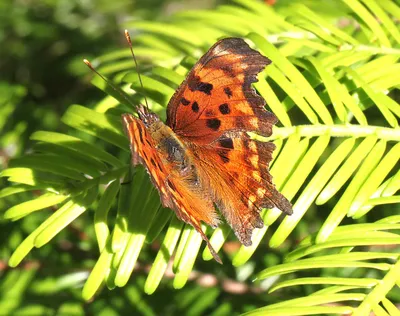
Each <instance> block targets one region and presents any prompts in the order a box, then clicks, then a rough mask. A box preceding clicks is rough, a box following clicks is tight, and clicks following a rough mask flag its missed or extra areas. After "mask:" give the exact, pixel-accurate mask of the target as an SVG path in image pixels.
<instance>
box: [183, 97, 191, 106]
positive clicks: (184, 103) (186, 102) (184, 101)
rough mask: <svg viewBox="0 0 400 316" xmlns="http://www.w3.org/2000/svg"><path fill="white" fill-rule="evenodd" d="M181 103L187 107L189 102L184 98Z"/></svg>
mask: <svg viewBox="0 0 400 316" xmlns="http://www.w3.org/2000/svg"><path fill="white" fill-rule="evenodd" d="M181 103H182V104H183V105H185V106H186V105H189V103H190V101H189V100H187V99H185V98H182V99H181Z"/></svg>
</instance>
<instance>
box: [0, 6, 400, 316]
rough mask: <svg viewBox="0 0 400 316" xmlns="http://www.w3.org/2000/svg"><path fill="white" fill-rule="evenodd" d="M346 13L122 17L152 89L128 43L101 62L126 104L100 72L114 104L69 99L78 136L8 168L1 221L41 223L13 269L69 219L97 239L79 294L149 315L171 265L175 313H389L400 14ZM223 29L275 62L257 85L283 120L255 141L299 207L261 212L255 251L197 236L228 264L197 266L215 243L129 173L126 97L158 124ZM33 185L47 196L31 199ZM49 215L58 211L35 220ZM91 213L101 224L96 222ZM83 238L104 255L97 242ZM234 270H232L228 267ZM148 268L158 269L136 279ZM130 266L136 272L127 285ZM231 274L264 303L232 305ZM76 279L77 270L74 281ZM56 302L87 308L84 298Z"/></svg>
mask: <svg viewBox="0 0 400 316" xmlns="http://www.w3.org/2000/svg"><path fill="white" fill-rule="evenodd" d="M321 3H323V2H321ZM337 4H338V5H337V6H335V7H334V10H330V11H328V12H326V11H325V9H324V8H323V5H316V4H315V2H314V6H313V9H312V10H311V9H309V8H308V7H307V6H306V5H304V4H302V3H301V1H299V2H297V1H291V2H290V4H289V5H287V6H282V7H277V9H276V10H274V9H272V8H270V7H268V6H267V5H265V4H264V3H262V2H257V1H253V0H237V1H234V3H232V4H229V5H222V6H220V7H218V8H217V9H215V10H203V11H202V10H196V11H185V12H184V11H182V12H180V13H178V14H175V15H174V16H173V17H172V18H171V20H170V21H168V22H149V21H145V20H141V21H136V20H135V21H128V22H127V23H126V27H127V28H128V29H132V30H133V31H135V32H137V33H138V34H137V35H135V36H134V42H135V52H136V55H137V56H138V58H139V59H140V65H141V68H142V69H143V75H142V77H143V83H144V88H141V86H140V85H139V81H138V78H137V75H136V72H135V71H131V70H130V69H131V68H132V65H133V62H132V61H131V60H130V57H129V56H130V55H129V51H128V50H125V49H124V50H123V51H118V52H113V53H109V54H107V55H103V56H102V57H99V58H98V59H97V60H95V61H94V62H93V64H94V65H95V66H96V67H97V68H98V70H99V71H100V72H101V73H102V74H105V75H108V76H109V77H112V78H113V82H114V84H115V85H116V86H118V87H120V86H121V87H122V89H123V91H125V92H126V95H125V92H123V93H118V92H117V91H116V90H114V89H112V88H111V87H110V86H108V85H107V84H105V82H104V81H102V80H101V79H99V78H97V77H96V78H94V80H93V83H94V85H96V86H97V87H99V88H100V89H102V90H104V91H105V92H106V93H107V94H109V96H107V97H106V98H104V99H103V100H102V101H100V102H98V103H96V104H95V105H94V107H93V108H92V109H91V108H89V107H86V106H82V105H72V106H70V107H69V108H68V109H67V111H66V112H65V113H64V115H63V116H62V119H61V120H62V122H63V123H64V124H66V125H67V126H68V127H70V128H71V129H72V131H71V133H70V135H67V134H63V133H55V132H46V131H37V132H35V133H33V134H32V136H31V139H32V140H34V141H35V145H34V151H33V153H31V154H28V155H25V156H23V157H21V158H17V159H14V160H12V161H11V162H10V163H9V166H8V168H7V169H5V170H3V171H2V172H1V176H2V177H5V178H8V181H10V183H11V184H10V185H9V186H8V187H6V188H4V189H3V190H1V191H0V197H1V198H3V200H5V201H6V204H9V205H10V206H9V207H8V209H7V210H6V211H5V213H4V218H5V219H7V220H11V221H16V220H21V219H22V220H23V221H24V220H25V219H29V218H32V219H33V220H32V221H31V222H32V223H30V225H28V227H27V228H24V231H25V232H29V233H30V234H29V236H28V237H27V238H26V239H24V240H22V235H23V234H21V233H20V234H19V238H17V240H14V241H10V245H8V247H7V249H8V250H5V254H7V252H8V251H9V250H10V249H13V248H15V247H16V250H15V251H14V252H13V254H12V255H11V257H10V260H9V265H10V266H12V267H15V266H17V265H19V264H20V263H21V261H22V260H23V259H24V258H25V257H26V256H27V255H28V254H29V253H30V252H31V250H32V249H33V248H42V247H43V246H45V245H46V244H48V243H49V241H51V240H52V239H53V238H54V237H55V236H57V235H58V234H63V233H65V228H66V226H68V225H73V226H72V227H75V228H76V229H77V230H78V231H81V230H85V232H86V234H87V235H88V236H89V239H90V238H92V240H93V239H94V236H95V237H96V240H97V245H98V249H99V252H100V256H99V258H98V260H97V262H96V263H95V264H94V265H93V263H92V261H90V260H84V262H82V265H84V266H85V267H86V268H90V269H91V268H92V267H93V270H91V272H90V274H89V276H88V279H87V281H86V282H85V284H84V286H83V298H84V299H85V300H89V299H91V298H92V297H93V296H94V295H95V294H96V293H98V292H99V291H100V289H101V288H102V287H103V286H104V285H105V286H107V287H108V288H109V289H114V288H116V287H125V286H126V287H127V290H126V291H124V292H123V293H124V295H126V297H127V299H128V300H129V301H130V302H131V303H132V304H133V305H135V308H136V309H137V310H138V311H139V312H140V313H142V314H148V315H152V314H158V312H159V311H158V310H156V309H155V307H154V306H156V304H155V305H153V304H151V303H149V304H148V305H147V303H143V302H144V301H143V300H141V299H140V298H141V295H143V294H142V291H143V290H144V292H145V293H147V294H152V293H154V292H155V291H156V289H157V288H158V287H159V285H160V282H161V281H162V278H163V276H164V275H165V274H167V275H168V276H169V275H170V272H169V271H168V263H169V262H170V261H171V260H172V261H173V262H172V271H173V273H174V276H173V281H172V286H173V288H175V289H181V288H185V290H186V291H185V292H182V295H181V296H180V299H179V300H178V301H176V302H174V303H175V305H176V306H175V307H174V309H173V311H172V313H174V312H179V311H185V312H187V313H188V314H192V315H200V314H204V313H206V311H210V310H211V309H212V310H213V312H214V315H226V314H232V313H238V312H247V314H252V315H253V314H254V315H265V314H268V315H311V314H315V315H322V314H334V313H336V314H344V313H353V315H366V314H368V313H369V312H370V311H373V312H374V313H375V314H377V315H389V314H390V315H395V314H396V313H397V311H396V306H395V302H398V301H399V297H400V292H399V284H400V261H399V249H400V248H399V244H400V235H399V231H400V216H399V215H398V214H399V202H400V197H399V195H396V194H397V192H398V190H399V188H400V171H399V170H398V166H399V158H400V144H399V140H400V129H399V124H398V122H399V117H400V105H399V104H398V103H397V101H396V99H398V89H399V87H400V76H399V74H400V71H399V69H400V63H399V58H400V45H399V44H400V29H399V26H398V22H397V21H398V20H399V19H400V5H399V4H398V2H393V1H389V0H384V1H379V2H378V1H373V0H368V1H367V0H362V1H359V0H342V1H337ZM396 23H397V24H396ZM228 35H229V36H241V37H244V38H246V39H247V40H248V42H249V43H250V44H251V45H253V46H254V47H256V48H257V49H258V50H260V51H261V52H262V53H263V54H264V55H266V56H268V57H269V58H270V59H271V60H272V61H273V64H272V65H270V66H268V67H267V69H266V70H265V72H264V73H263V74H262V75H260V76H259V82H258V83H257V84H255V87H256V88H257V90H258V92H259V93H260V94H261V95H262V96H263V97H264V98H265V99H266V101H267V104H268V107H269V108H270V109H271V110H272V111H273V112H274V113H275V114H276V115H277V117H278V118H279V121H280V125H279V126H278V127H276V128H275V129H274V133H273V136H272V137H271V138H270V139H263V138H262V137H259V136H257V135H254V137H257V138H259V139H260V140H269V141H274V143H275V144H276V145H277V150H276V151H275V153H274V155H275V159H274V162H273V164H272V166H271V173H272V175H273V176H274V182H275V184H276V185H277V187H278V188H279V190H280V191H281V192H282V193H283V194H284V195H285V196H286V197H287V198H288V199H290V200H291V201H292V203H293V210H294V214H293V215H292V216H290V217H285V218H281V213H280V211H278V210H264V211H263V213H262V217H263V219H264V222H265V224H266V226H265V227H264V228H262V229H259V230H256V231H255V232H254V234H253V238H252V240H253V245H252V246H251V247H243V246H242V247H240V249H239V250H238V251H236V252H233V251H229V244H232V242H230V241H231V240H235V238H234V237H231V236H230V229H229V228H228V227H227V225H225V224H223V225H221V227H219V228H217V229H216V230H214V231H212V232H211V230H210V229H208V228H206V227H204V229H206V233H207V234H209V235H211V243H212V245H213V247H214V248H215V249H216V250H221V251H220V252H221V255H222V259H223V261H224V263H225V264H224V266H223V269H222V268H221V267H220V266H218V264H217V263H215V262H214V261H210V262H204V261H209V260H211V259H212V256H211V254H210V252H209V250H208V249H207V248H205V249H204V250H203V252H202V258H203V260H201V259H200V258H198V254H199V251H200V248H201V246H202V244H203V243H202V239H201V237H200V236H199V234H198V233H196V232H195V231H194V230H193V229H192V228H191V227H190V226H184V225H183V224H182V223H181V222H180V221H179V220H177V219H176V217H175V215H173V214H172V212H171V211H169V210H166V209H163V208H161V207H160V202H159V198H158V194H157V192H156V190H155V189H154V188H153V187H152V185H151V183H150V181H149V179H148V177H147V174H146V172H145V171H144V169H143V168H136V169H133V168H131V167H130V164H129V146H128V141H127V139H126V137H125V136H124V134H123V129H122V126H121V122H120V118H119V116H120V114H121V113H124V112H127V111H134V108H132V104H133V105H135V104H138V103H139V102H142V101H143V96H146V97H147V98H148V100H149V103H150V107H151V108H152V109H153V110H154V111H156V112H157V113H159V114H160V116H161V117H165V106H166V104H167V102H168V100H169V98H170V97H171V95H172V94H173V92H174V90H175V89H176V88H177V86H178V84H179V83H180V82H181V81H182V80H183V78H184V75H185V73H186V72H187V70H188V69H189V68H190V66H191V65H193V63H194V62H195V61H196V60H197V58H198V57H200V56H201V54H202V53H204V51H205V50H206V49H207V48H208V47H209V46H211V44H213V43H214V42H215V41H216V40H217V39H218V38H220V37H223V36H228ZM150 61H151V63H150ZM152 65H157V66H154V67H152ZM118 89H119V88H118ZM121 91H122V90H121ZM0 127H1V125H0ZM72 135H73V136H72ZM33 190H34V191H35V192H40V194H39V195H36V196H34V197H32V196H29V195H28V191H33ZM38 190H40V191H38ZM16 196H23V197H24V198H26V201H25V202H22V203H21V202H20V200H19V199H17V198H15V197H16ZM7 199H8V200H7ZM48 208H51V209H52V210H53V211H54V212H52V213H51V215H50V216H48V217H47V218H46V219H45V220H44V221H42V222H41V221H38V220H37V219H38V218H39V214H41V213H42V214H43V213H44V211H43V210H44V209H48ZM88 211H93V212H94V215H93V214H92V213H89V212H88ZM87 213H89V214H87ZM27 215H29V216H27ZM92 218H94V225H91V224H89V223H91V221H93V220H92ZM35 219H36V220H35ZM40 219H41V218H40ZM17 223H18V222H17ZM88 226H93V228H87V227H88ZM15 227H17V226H15ZM16 229H18V228H16ZM265 236H267V237H266V238H264V237H265ZM297 239H302V241H301V242H300V243H297ZM77 243H79V245H80V246H81V247H83V248H84V247H91V249H93V248H94V247H95V245H94V244H93V243H90V242H89V241H86V242H82V241H79V242H78V241H77ZM265 243H268V245H269V247H270V248H271V249H270V250H269V251H266V250H265V248H264V247H265ZM152 244H156V245H158V246H157V247H155V248H152V247H151V245H152ZM224 245H226V247H225V248H224V249H223V248H222V247H223V246H224ZM278 247H279V248H278ZM263 248H264V249H263ZM154 249H156V250H154ZM41 250H42V251H43V249H41ZM224 250H227V251H224ZM40 253H41V256H44V254H45V253H44V252H40ZM266 253H267V254H266ZM35 254H36V252H34V253H33V256H35ZM60 261H63V260H60ZM229 261H232V263H233V266H234V267H231V268H227V265H229ZM65 262H68V260H67V261H65ZM143 265H145V266H146V267H149V268H150V270H149V271H148V272H147V270H144V271H143ZM195 266H196V270H200V271H201V270H205V271H211V272H212V273H213V274H215V275H217V276H218V277H217V278H216V279H220V280H221V281H220V282H221V284H220V285H221V286H214V287H211V288H208V289H203V288H201V287H194V286H193V284H192V283H189V284H187V282H188V280H189V278H190V276H191V275H193V271H192V270H193V269H194V267H195ZM135 269H136V271H138V272H136V273H139V274H138V275H135V276H132V273H133V272H134V270H135ZM229 269H231V270H232V269H233V270H232V271H229ZM15 271H18V273H20V275H19V276H18V277H16V278H17V279H23V278H33V276H31V274H33V273H32V272H31V274H29V273H28V272H30V271H32V270H27V271H28V272H27V271H24V270H22V272H21V271H19V270H15ZM15 273H17V272H15ZM85 276H86V275H85ZM233 277H235V278H238V279H239V281H242V282H243V281H244V283H245V282H249V281H250V280H252V279H254V278H256V279H257V282H256V285H255V287H257V289H258V290H269V293H271V294H267V293H261V294H258V295H257V301H255V302H254V301H252V299H251V298H250V296H246V299H245V300H244V301H240V300H238V302H241V303H243V304H242V305H236V304H235V303H229V300H226V297H224V296H222V295H221V289H223V285H224V282H223V280H224V279H227V278H233ZM83 279H84V277H82V275H81V274H78V275H73V276H71V278H68V282H70V283H68V282H67V284H80V283H81V282H82V281H83ZM129 280H131V281H130V282H129V284H128V281H129ZM278 280H279V283H276V281H278ZM25 284H26V283H25ZM61 284H63V283H62V282H61ZM64 284H65V283H64ZM185 285H186V286H185ZM3 286H5V285H4V284H3ZM57 286H58V287H59V286H60V281H58V282H57ZM64 286H67V285H64ZM167 290H168V291H172V290H171V289H167ZM159 291H166V289H165V288H164V287H163V286H161V287H160V289H159ZM278 291H279V295H277V294H276V293H277V292H278ZM103 292H104V290H103ZM154 297H155V298H158V297H161V295H160V296H158V294H157V292H156V293H155V294H154ZM217 297H219V302H218V305H217V304H216V303H215V302H216V298H217ZM4 299H5V297H4V298H3V300H2V301H1V302H0V303H2V304H5V303H4V302H5V300H4ZM10 302H11V301H10ZM98 302H99V303H97V306H100V305H101V304H102V303H101V302H102V301H98ZM170 303H171V302H165V304H166V305H168V304H170ZM118 304H119V303H112V305H113V306H119V305H118ZM208 304H210V305H211V307H210V309H208V310H207V307H208ZM264 305H266V306H265V307H261V308H258V309H256V307H260V306H264ZM15 306H18V302H16V303H15V305H12V304H11V303H10V305H8V310H10V311H11V310H14V309H15ZM29 308H43V306H34V305H32V306H30V307H29ZM62 308H64V309H65V310H74V311H75V310H76V313H77V314H79V313H81V312H82V311H81V310H80V305H79V304H76V303H71V304H68V303H66V304H64V305H63V306H62ZM91 308H93V309H92V311H96V308H99V307H96V306H95V305H94V306H92V307H91ZM99 309H100V308H99ZM122 311H123V309H122V308H120V309H119V308H115V310H114V312H115V313H120V312H122ZM45 312H46V311H45ZM45 312H43V313H45Z"/></svg>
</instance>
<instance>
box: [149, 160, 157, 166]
mask: <svg viewBox="0 0 400 316" xmlns="http://www.w3.org/2000/svg"><path fill="white" fill-rule="evenodd" d="M150 161H151V164H152V165H153V166H154V168H155V167H157V164H156V162H155V161H154V159H153V158H151V159H150Z"/></svg>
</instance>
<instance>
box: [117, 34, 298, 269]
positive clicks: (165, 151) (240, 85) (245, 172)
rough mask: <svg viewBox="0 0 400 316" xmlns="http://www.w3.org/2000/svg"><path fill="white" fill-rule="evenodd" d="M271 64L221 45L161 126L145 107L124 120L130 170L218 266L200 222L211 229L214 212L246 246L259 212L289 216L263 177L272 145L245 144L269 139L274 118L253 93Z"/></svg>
mask: <svg viewBox="0 0 400 316" xmlns="http://www.w3.org/2000/svg"><path fill="white" fill-rule="evenodd" d="M270 63H271V61H270V60H269V59H268V58H267V57H265V56H263V55H261V54H260V53H259V52H257V51H255V50H253V49H251V48H250V47H249V45H248V44H247V43H246V42H245V41H244V40H243V39H241V38H225V39H222V40H220V41H218V42H217V43H215V44H214V45H213V46H212V47H211V48H210V49H209V51H208V52H207V53H206V54H205V55H204V56H203V57H201V58H200V60H199V61H198V62H197V63H196V64H195V65H194V67H193V68H192V70H191V71H190V72H189V74H188V76H187V78H186V79H185V80H184V81H183V82H182V84H181V85H180V86H179V88H178V89H177V90H176V92H175V93H174V95H173V96H172V98H171V100H170V101H169V103H168V106H167V119H166V123H164V122H163V121H161V119H160V118H159V117H158V116H157V115H156V114H155V113H152V112H151V111H150V110H149V109H148V107H145V106H143V105H140V106H139V107H138V110H137V112H138V118H137V117H135V116H134V115H133V114H123V115H122V121H123V125H124V127H125V131H126V134H127V136H128V138H129V141H130V149H131V154H132V163H133V165H137V164H142V165H144V166H145V168H146V169H147V172H148V174H149V175H150V178H151V180H152V182H153V184H154V186H155V187H156V188H157V189H158V192H159V195H160V198H161V202H162V205H163V206H164V207H168V208H170V209H172V210H174V211H175V213H176V215H177V216H178V218H180V219H181V220H183V221H184V222H185V223H188V224H190V225H192V226H193V227H194V228H195V229H196V231H197V232H198V233H200V235H201V236H202V238H203V239H204V241H205V242H206V243H207V245H208V247H209V249H210V252H211V253H212V255H213V257H214V259H215V260H216V261H217V262H219V263H222V261H221V259H220V257H219V256H218V254H217V253H216V251H215V250H214V249H213V247H212V246H211V244H210V241H209V240H208V238H207V236H206V235H205V234H204V232H203V231H202V229H201V222H204V223H206V224H208V225H210V226H212V227H213V228H215V227H217V226H218V224H219V222H220V219H219V214H218V213H217V211H216V208H215V207H217V208H218V210H219V211H220V213H221V214H222V215H223V216H224V217H225V219H226V221H227V222H228V224H229V225H230V226H231V227H232V229H233V231H234V232H235V234H236V236H237V238H238V239H239V240H240V242H241V243H242V244H243V245H245V246H250V245H251V244H252V241H251V236H252V232H253V230H254V229H255V228H262V227H263V226H264V222H263V220H262V219H261V216H260V211H261V210H262V209H263V208H273V207H277V208H278V209H280V210H281V211H283V212H284V213H286V214H292V205H291V204H290V202H289V201H288V200H287V199H286V198H285V197H284V196H283V195H282V194H281V193H279V192H278V190H277V189H276V188H275V185H274V184H273V182H272V177H271V175H270V173H269V163H270V161H271V159H272V152H273V151H274V149H275V145H274V144H273V143H271V142H260V141H256V140H254V139H252V138H250V137H249V135H248V133H247V132H255V133H257V134H259V135H262V136H266V137H268V136H271V134H272V126H273V125H274V124H275V123H277V118H276V116H275V115H274V114H273V113H271V112H268V111H267V110H266V109H265V108H264V106H265V100H264V99H263V98H262V97H261V96H259V95H258V94H257V93H256V91H255V90H254V89H253V88H252V86H251V84H252V83H254V82H257V75H258V73H259V72H261V71H262V70H263V69H264V68H265V67H266V66H267V65H268V64H270Z"/></svg>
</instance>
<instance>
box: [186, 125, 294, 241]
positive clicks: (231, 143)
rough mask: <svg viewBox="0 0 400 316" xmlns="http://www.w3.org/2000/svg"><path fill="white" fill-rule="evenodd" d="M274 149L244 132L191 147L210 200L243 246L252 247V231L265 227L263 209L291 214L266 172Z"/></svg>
mask: <svg viewBox="0 0 400 316" xmlns="http://www.w3.org/2000/svg"><path fill="white" fill-rule="evenodd" d="M274 149H275V145H274V144H273V143H269V142H258V141H255V140H252V139H250V138H249V136H248V135H247V134H246V133H244V132H239V133H235V134H233V135H231V136H223V137H221V138H219V139H218V140H216V141H215V142H213V143H212V144H210V145H208V146H197V147H196V148H193V150H194V151H195V152H196V155H197V157H198V159H197V161H198V167H197V168H198V170H199V174H200V175H202V178H203V179H206V180H205V181H208V187H210V188H211V192H212V197H213V201H214V202H215V203H216V205H217V206H218V208H219V210H220V211H221V212H222V214H223V215H224V217H225V218H226V219H227V221H228V223H229V224H230V226H231V227H232V229H233V230H234V232H235V234H236V236H237V237H238V239H239V240H240V241H241V243H242V244H243V245H245V246H250V245H251V243H252V242H251V235H252V231H253V230H254V228H262V227H263V226H264V223H263V221H262V219H261V217H260V212H261V210H262V209H263V208H270V209H271V208H274V207H277V208H279V209H280V210H281V211H283V212H285V213H286V214H292V206H291V204H290V202H289V201H288V200H287V199H286V198H285V197H284V196H283V195H282V194H281V193H279V191H278V190H277V189H276V188H275V185H274V184H273V183H272V177H271V175H270V173H269V162H270V161H271V159H272V152H273V150H274ZM215 166H217V170H215V169H214V168H215Z"/></svg>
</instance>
